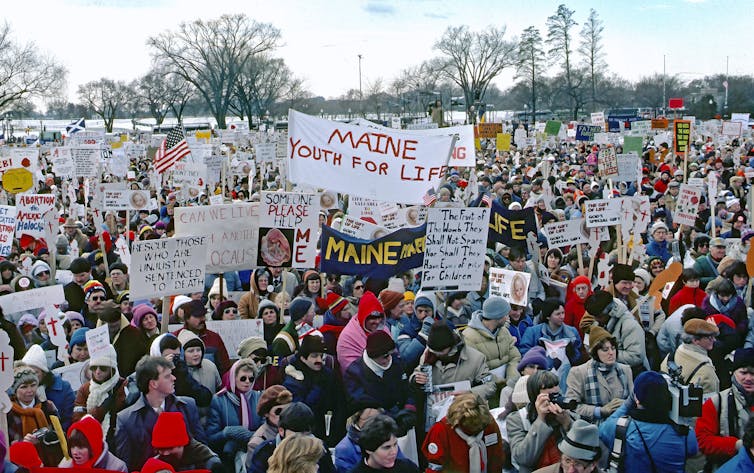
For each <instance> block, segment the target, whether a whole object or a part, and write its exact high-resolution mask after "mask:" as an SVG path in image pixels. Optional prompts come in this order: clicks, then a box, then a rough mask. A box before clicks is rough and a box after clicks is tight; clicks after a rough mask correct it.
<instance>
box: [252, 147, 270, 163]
mask: <svg viewBox="0 0 754 473" xmlns="http://www.w3.org/2000/svg"><path fill="white" fill-rule="evenodd" d="M254 151H255V158H256V161H257V162H258V163H269V164H272V163H274V162H275V143H256V144H255V145H254Z"/></svg>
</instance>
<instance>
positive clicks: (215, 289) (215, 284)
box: [207, 278, 228, 299]
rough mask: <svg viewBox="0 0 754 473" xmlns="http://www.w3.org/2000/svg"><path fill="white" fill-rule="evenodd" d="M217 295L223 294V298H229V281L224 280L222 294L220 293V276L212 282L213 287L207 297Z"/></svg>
mask: <svg viewBox="0 0 754 473" xmlns="http://www.w3.org/2000/svg"><path fill="white" fill-rule="evenodd" d="M217 295H221V296H222V297H223V299H227V298H228V282H227V281H223V291H222V294H221V293H220V278H215V281H214V282H213V283H212V287H211V288H210V290H209V292H208V293H207V297H212V296H217Z"/></svg>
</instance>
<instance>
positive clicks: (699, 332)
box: [683, 319, 720, 337]
mask: <svg viewBox="0 0 754 473" xmlns="http://www.w3.org/2000/svg"><path fill="white" fill-rule="evenodd" d="M683 331H684V332H685V333H686V334H688V335H694V336H696V337H707V336H710V335H714V336H717V335H720V329H719V328H717V325H715V324H713V323H710V322H707V321H706V320H702V319H691V320H689V321H687V322H686V323H685V324H683Z"/></svg>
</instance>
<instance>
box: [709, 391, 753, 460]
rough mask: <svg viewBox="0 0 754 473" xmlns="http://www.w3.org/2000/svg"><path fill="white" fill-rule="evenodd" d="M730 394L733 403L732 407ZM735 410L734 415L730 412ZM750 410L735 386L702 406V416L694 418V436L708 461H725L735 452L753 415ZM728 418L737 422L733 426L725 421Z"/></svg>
mask: <svg viewBox="0 0 754 473" xmlns="http://www.w3.org/2000/svg"><path fill="white" fill-rule="evenodd" d="M731 393H732V395H733V396H732V404H731ZM731 407H732V409H735V411H736V412H735V413H730V411H731ZM752 409H753V408H752V407H747V406H746V400H745V398H744V396H743V394H741V391H739V390H738V388H736V387H735V386H733V387H731V388H728V389H725V390H723V391H722V392H720V393H719V394H718V395H715V396H712V397H711V398H709V399H707V400H706V401H705V402H704V404H702V415H701V416H700V417H698V418H697V419H696V426H695V429H696V435H697V438H698V439H699V449H700V450H701V451H702V453H703V454H705V455H706V456H707V458H708V459H710V460H713V461H718V462H722V461H726V460H727V459H729V458H731V457H732V456H733V455H735V453H736V442H737V441H738V439H740V438H741V437H742V436H743V433H744V427H745V426H746V423H747V422H748V421H749V419H751V418H752V416H754V412H752ZM729 415H732V416H733V417H734V418H735V419H736V425H733V426H731V425H730V424H729V422H728V419H729Z"/></svg>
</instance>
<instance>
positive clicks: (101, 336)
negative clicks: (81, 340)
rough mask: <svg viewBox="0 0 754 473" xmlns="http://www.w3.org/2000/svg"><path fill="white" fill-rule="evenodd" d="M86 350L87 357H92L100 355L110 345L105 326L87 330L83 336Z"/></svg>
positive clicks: (108, 333) (108, 334)
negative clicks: (87, 352) (87, 351)
mask: <svg viewBox="0 0 754 473" xmlns="http://www.w3.org/2000/svg"><path fill="white" fill-rule="evenodd" d="M85 336H86V348H87V349H88V350H89V356H90V357H93V356H96V355H97V354H99V353H102V352H103V351H104V350H105V349H106V348H107V347H108V346H109V345H110V332H109V330H108V328H107V324H102V325H100V326H99V327H97V328H95V329H92V330H89V331H87V332H86V334H85Z"/></svg>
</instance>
